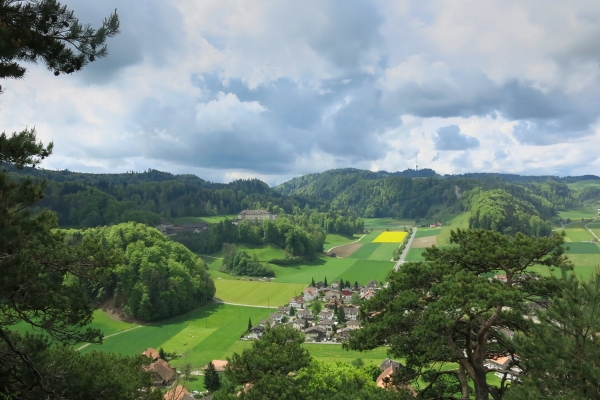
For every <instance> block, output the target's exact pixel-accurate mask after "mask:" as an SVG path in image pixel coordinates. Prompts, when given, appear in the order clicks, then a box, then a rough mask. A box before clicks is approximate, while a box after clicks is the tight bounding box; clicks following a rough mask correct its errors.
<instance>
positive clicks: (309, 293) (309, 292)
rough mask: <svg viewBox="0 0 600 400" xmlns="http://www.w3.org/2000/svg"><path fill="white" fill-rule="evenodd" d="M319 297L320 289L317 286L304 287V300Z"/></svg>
mask: <svg viewBox="0 0 600 400" xmlns="http://www.w3.org/2000/svg"><path fill="white" fill-rule="evenodd" d="M317 297H319V290H318V289H317V288H316V287H312V286H309V287H307V288H306V289H304V301H312V300H314V299H316V298H317Z"/></svg>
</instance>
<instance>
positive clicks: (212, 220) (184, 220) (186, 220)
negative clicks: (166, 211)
mask: <svg viewBox="0 0 600 400" xmlns="http://www.w3.org/2000/svg"><path fill="white" fill-rule="evenodd" d="M227 218H229V219H235V218H237V214H228V215H212V216H210V217H180V218H171V220H172V221H173V223H174V224H177V225H183V224H198V223H201V222H204V223H206V224H216V223H219V222H221V221H223V220H225V219H227Z"/></svg>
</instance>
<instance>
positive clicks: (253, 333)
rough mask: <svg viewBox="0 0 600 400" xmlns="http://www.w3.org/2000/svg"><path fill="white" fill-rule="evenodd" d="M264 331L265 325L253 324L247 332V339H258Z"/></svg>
mask: <svg viewBox="0 0 600 400" xmlns="http://www.w3.org/2000/svg"><path fill="white" fill-rule="evenodd" d="M264 331H265V327H264V326H262V325H256V326H253V327H252V328H251V329H250V331H249V332H248V339H257V340H258V339H260V338H261V336H262V335H263V332H264Z"/></svg>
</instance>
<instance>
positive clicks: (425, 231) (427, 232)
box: [415, 228, 442, 239]
mask: <svg viewBox="0 0 600 400" xmlns="http://www.w3.org/2000/svg"><path fill="white" fill-rule="evenodd" d="M441 232H442V229H441V228H434V229H430V228H419V229H417V233H415V239H419V238H423V237H429V236H437V235H439V234H440V233H441Z"/></svg>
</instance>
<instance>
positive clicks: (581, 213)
mask: <svg viewBox="0 0 600 400" xmlns="http://www.w3.org/2000/svg"><path fill="white" fill-rule="evenodd" d="M558 215H559V216H560V217H561V218H562V219H567V218H571V219H572V220H573V221H575V220H578V219H579V220H581V218H594V217H597V216H598V212H597V211H596V209H595V208H593V207H579V208H574V209H572V210H568V211H559V213H558Z"/></svg>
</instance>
